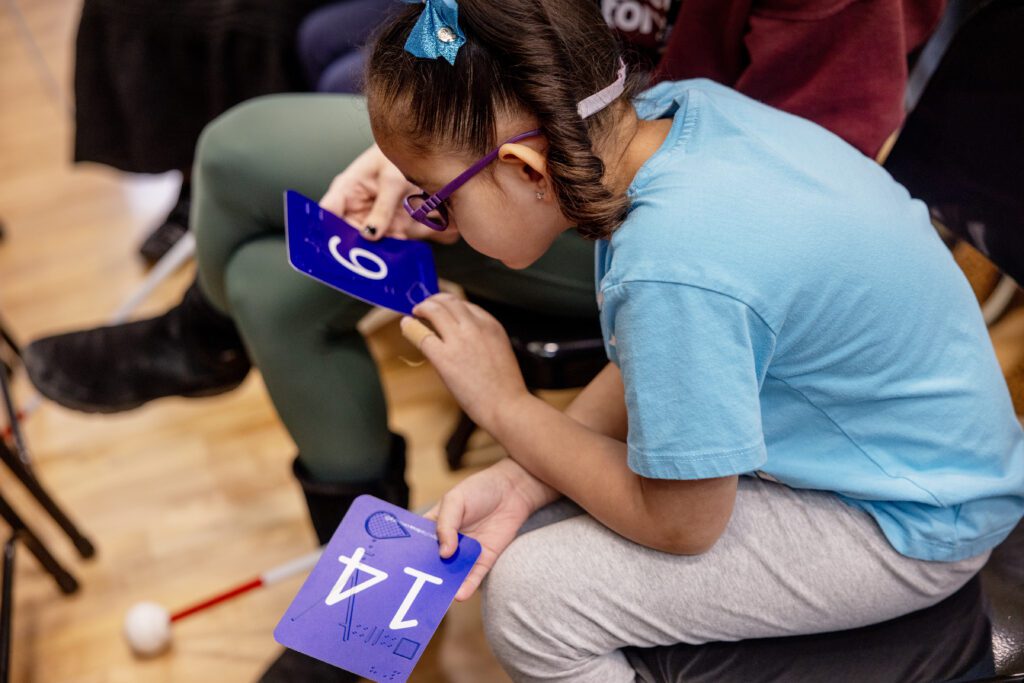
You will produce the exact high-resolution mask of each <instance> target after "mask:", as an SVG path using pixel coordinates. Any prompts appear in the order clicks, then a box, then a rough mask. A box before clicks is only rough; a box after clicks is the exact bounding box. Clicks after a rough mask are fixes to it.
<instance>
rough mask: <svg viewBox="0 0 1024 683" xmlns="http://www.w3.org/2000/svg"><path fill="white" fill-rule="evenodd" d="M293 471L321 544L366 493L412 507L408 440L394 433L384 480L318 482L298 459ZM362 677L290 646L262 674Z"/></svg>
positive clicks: (327, 680)
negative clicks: (406, 477)
mask: <svg viewBox="0 0 1024 683" xmlns="http://www.w3.org/2000/svg"><path fill="white" fill-rule="evenodd" d="M292 472H293V473H294V474H295V478H296V479H298V480H299V485H300V486H302V493H303V494H304V495H305V497H306V507H308V508H309V517H310V519H311V520H312V522H313V529H314V530H315V531H316V537H317V540H318V541H319V542H320V545H324V544H326V543H327V542H328V541H330V540H331V536H333V535H334V530H335V529H337V528H338V525H339V524H340V523H341V518H342V517H344V516H345V513H346V512H348V508H349V506H350V505H351V504H352V501H354V500H355V499H356V498H358V497H359V496H361V495H363V494H365V493H369V494H371V495H374V496H377V497H378V498H383V499H384V500H386V501H388V502H390V503H394V504H395V505H398V506H400V507H404V508H407V507H409V487H408V485H407V484H406V483H405V439H403V438H402V437H401V436H399V435H397V434H393V435H392V441H391V453H390V454H389V455H388V467H387V470H386V472H385V474H384V478H383V479H380V480H374V481H368V482H360V483H354V484H335V483H328V482H321V481H316V480H314V479H313V478H312V477H310V476H309V472H308V471H307V470H306V468H305V466H304V465H303V464H302V462H300V461H299V459H298V458H296V459H295V462H294V463H293V464H292ZM359 680H362V679H360V677H359V676H357V675H355V674H353V673H349V672H347V671H344V670H343V669H337V668H335V667H333V666H331V665H330V664H325V663H324V662H321V661H319V660H317V659H313V658H312V657H310V656H308V655H304V654H302V653H301V652H296V651H295V650H287V649H286V650H285V651H284V653H283V654H282V655H281V656H280V657H278V658H277V659H276V660H275V661H274V663H273V664H271V665H270V668H269V669H267V671H266V672H265V673H264V674H263V676H261V677H260V679H259V683H285V682H287V683H292V682H293V681H295V682H298V681H302V682H303V683H334V682H335V681H338V682H340V683H347V682H348V681H359Z"/></svg>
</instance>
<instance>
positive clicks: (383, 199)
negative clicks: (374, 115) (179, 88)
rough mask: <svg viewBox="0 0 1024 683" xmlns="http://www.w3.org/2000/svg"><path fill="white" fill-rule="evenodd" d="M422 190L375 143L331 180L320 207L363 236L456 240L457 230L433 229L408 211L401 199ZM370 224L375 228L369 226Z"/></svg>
mask: <svg viewBox="0 0 1024 683" xmlns="http://www.w3.org/2000/svg"><path fill="white" fill-rule="evenodd" d="M419 191H420V190H419V188H417V187H416V186H415V185H413V184H412V183H410V182H409V181H408V180H406V179H405V176H403V175H402V172H401V171H399V170H398V167H397V166H395V165H394V164H392V163H391V161H389V160H388V158H387V157H386V156H384V154H383V152H381V151H380V148H379V147H378V146H377V145H373V146H372V147H370V148H369V149H367V150H366V151H365V152H363V153H362V154H360V155H359V156H358V157H357V158H356V160H355V161H353V162H352V163H351V164H349V167H348V168H346V169H345V170H344V171H342V172H341V173H340V174H338V175H337V176H336V177H335V178H334V180H332V181H331V185H330V187H328V188H327V192H326V193H325V194H324V196H323V197H322V198H321V199H320V206H322V207H324V208H325V209H327V210H328V211H330V212H332V213H335V214H337V215H339V216H341V217H342V218H344V219H345V220H347V221H348V222H349V223H352V224H353V225H355V226H356V227H357V228H360V229H362V230H363V237H365V238H366V239H368V240H374V241H376V240H379V239H381V238H383V237H397V238H399V239H415V240H430V241H433V242H438V243H440V244H452V243H454V242H457V241H458V239H459V234H458V232H457V231H456V230H454V229H451V228H449V229H448V230H445V231H444V232H437V231H436V230H431V229H430V228H428V227H427V226H425V225H421V224H419V223H417V222H416V221H414V220H413V219H412V218H410V217H409V214H408V213H406V211H405V209H404V208H403V207H402V201H403V200H404V199H405V198H406V197H407V196H408V195H410V194H416V193H418V192H419ZM370 227H372V228H373V230H369V229H367V228H370Z"/></svg>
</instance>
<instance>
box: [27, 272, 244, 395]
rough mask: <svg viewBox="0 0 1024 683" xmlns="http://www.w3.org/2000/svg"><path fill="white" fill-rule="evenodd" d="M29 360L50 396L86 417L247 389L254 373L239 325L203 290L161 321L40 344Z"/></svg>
mask: <svg viewBox="0 0 1024 683" xmlns="http://www.w3.org/2000/svg"><path fill="white" fill-rule="evenodd" d="M23 360H24V364H25V369H26V370H27V372H28V376H29V378H30V379H31V380H32V383H33V384H34V385H35V386H36V389H38V390H39V392H40V393H41V394H43V396H46V397H47V398H48V399H50V400H52V401H55V402H57V403H59V404H61V405H62V406H65V407H67V408H71V409H72V410H79V411H82V412H86V413H116V412H121V411H124V410H131V409H132V408H137V407H138V406H141V405H142V404H143V403H146V402H147V401H152V400H153V399H156V398H162V397H164V396H188V397H197V396H212V395H214V394H220V393H223V392H225V391H230V390H231V389H234V388H235V387H237V386H238V385H239V384H241V383H242V380H243V379H245V376H246V375H247V374H248V372H249V368H250V367H251V364H250V362H249V356H248V355H247V354H246V351H245V347H244V346H243V345H242V340H241V338H240V337H239V336H238V330H237V329H236V328H235V325H234V322H233V321H232V320H231V319H230V318H228V317H226V316H224V315H222V314H221V313H220V312H219V311H217V310H216V309H214V308H213V306H212V304H210V302H209V301H207V300H206V298H205V297H204V296H203V294H202V292H201V291H200V290H199V286H198V285H197V284H193V285H192V286H191V287H190V288H189V289H188V291H187V292H186V293H185V297H184V299H182V302H181V303H180V304H178V305H177V306H175V307H174V308H172V309H171V310H169V311H167V312H166V313H164V314H163V315H161V316H158V317H156V318H150V319H149V320H139V321H136V322H130V323H125V324H122V325H113V326H109V327H99V328H96V329H92V330H83V331H80V332H69V333H67V334H61V335H57V336H53V337H45V338H43V339H38V340H36V341H34V342H32V343H31V344H29V345H28V347H27V348H25V350H24V359H23Z"/></svg>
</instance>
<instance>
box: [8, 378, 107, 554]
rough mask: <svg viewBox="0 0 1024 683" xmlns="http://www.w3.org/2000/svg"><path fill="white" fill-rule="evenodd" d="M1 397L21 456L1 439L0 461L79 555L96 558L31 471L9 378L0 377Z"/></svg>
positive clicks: (94, 549) (85, 539)
mask: <svg viewBox="0 0 1024 683" xmlns="http://www.w3.org/2000/svg"><path fill="white" fill-rule="evenodd" d="M0 393H2V397H3V401H4V408H5V410H6V412H7V420H8V422H9V424H10V426H11V434H12V436H13V441H14V447H15V448H16V449H17V453H15V452H13V451H12V450H11V449H10V448H8V446H7V444H6V443H5V442H4V441H3V440H2V439H0V461H2V462H3V463H4V464H5V465H7V467H8V468H9V469H10V470H11V471H12V472H14V475H15V476H16V477H18V479H19V481H21V483H22V484H23V485H24V486H25V488H26V489H28V490H29V492H30V493H31V494H32V496H33V497H34V498H35V499H36V500H37V501H38V502H39V505H41V506H42V507H43V509H44V510H46V512H47V513H48V514H49V515H50V516H51V517H52V518H53V520H54V521H55V522H57V525H58V526H60V528H61V529H62V530H63V531H64V533H65V534H67V536H68V538H69V539H71V542H72V543H73V544H74V545H75V548H76V549H77V550H78V554H79V555H81V556H82V557H84V558H89V557H92V556H93V555H95V554H96V548H95V547H94V546H93V544H92V542H91V541H90V540H89V539H88V538H86V537H85V535H83V534H82V532H81V531H79V530H78V527H76V526H75V524H74V522H72V521H71V519H70V518H69V517H68V516H67V515H66V514H65V513H64V511H63V510H62V509H61V508H60V507H59V506H58V505H57V503H56V502H55V501H54V500H53V498H51V497H50V494H49V493H47V491H46V489H44V488H43V486H42V484H40V483H39V480H38V479H36V477H35V474H33V472H32V469H31V468H30V467H29V464H28V463H29V457H28V451H27V449H26V447H25V441H24V438H23V437H22V434H21V429H20V427H19V425H18V416H17V411H15V409H14V403H13V399H12V397H11V389H10V386H9V385H8V383H7V378H6V377H4V376H2V374H0Z"/></svg>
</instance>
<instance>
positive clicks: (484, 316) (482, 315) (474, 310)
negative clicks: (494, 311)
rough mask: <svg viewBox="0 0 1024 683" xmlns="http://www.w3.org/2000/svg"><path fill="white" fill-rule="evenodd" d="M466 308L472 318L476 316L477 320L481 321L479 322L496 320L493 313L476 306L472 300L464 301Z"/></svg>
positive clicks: (494, 321)
mask: <svg viewBox="0 0 1024 683" xmlns="http://www.w3.org/2000/svg"><path fill="white" fill-rule="evenodd" d="M466 308H467V309H468V310H469V312H470V314H471V315H472V316H473V317H474V318H476V320H477V322H481V323H496V322H498V319H497V318H495V317H494V316H493V315H491V314H490V313H488V312H487V311H486V310H484V309H483V308H481V307H480V306H477V305H476V304H474V303H473V302H472V301H467V302H466ZM499 324H500V323H499Z"/></svg>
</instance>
